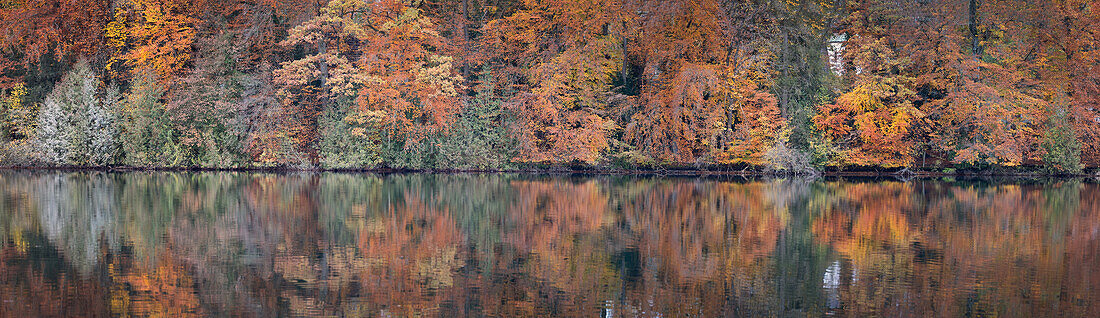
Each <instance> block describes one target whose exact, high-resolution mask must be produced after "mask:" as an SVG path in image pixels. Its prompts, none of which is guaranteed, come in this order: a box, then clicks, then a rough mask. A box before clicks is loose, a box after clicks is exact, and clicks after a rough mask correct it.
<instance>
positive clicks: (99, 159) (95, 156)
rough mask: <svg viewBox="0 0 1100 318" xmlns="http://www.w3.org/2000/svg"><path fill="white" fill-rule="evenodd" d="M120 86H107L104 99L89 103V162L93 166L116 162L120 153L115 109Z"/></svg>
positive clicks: (87, 129) (87, 133)
mask: <svg viewBox="0 0 1100 318" xmlns="http://www.w3.org/2000/svg"><path fill="white" fill-rule="evenodd" d="M119 99H120V98H119V93H118V87H116V86H113V85H112V86H111V87H109V88H107V94H106V96H105V97H104V98H103V99H102V100H99V101H97V102H95V103H92V104H90V105H88V109H87V115H85V116H87V118H88V126H87V128H86V131H87V132H86V133H85V134H86V135H87V136H88V145H87V148H86V149H87V150H86V151H87V152H88V164H90V165H93V166H107V165H111V164H114V163H115V160H117V156H116V155H117V154H118V142H117V139H118V138H117V136H116V123H115V113H114V112H115V110H116V108H117V107H118V104H119Z"/></svg>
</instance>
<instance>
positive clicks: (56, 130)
mask: <svg viewBox="0 0 1100 318" xmlns="http://www.w3.org/2000/svg"><path fill="white" fill-rule="evenodd" d="M68 117H69V116H66V115H65V112H64V111H62V110H61V104H60V102H58V101H57V99H56V98H47V99H46V102H45V103H44V105H43V106H42V112H41V113H40V114H39V115H38V145H39V147H40V149H41V155H42V160H43V161H45V162H46V163H47V164H54V165H60V164H65V163H67V162H68V161H69V158H70V157H71V156H72V152H71V151H70V149H69V140H70V139H71V136H70V135H71V133H72V131H71V129H70V127H71V126H70V125H69V122H70V120H69V118H68Z"/></svg>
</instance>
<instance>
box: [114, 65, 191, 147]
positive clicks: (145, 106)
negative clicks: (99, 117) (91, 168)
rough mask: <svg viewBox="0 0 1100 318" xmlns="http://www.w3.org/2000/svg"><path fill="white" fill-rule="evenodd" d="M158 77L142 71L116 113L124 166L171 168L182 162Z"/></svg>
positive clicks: (152, 73)
mask: <svg viewBox="0 0 1100 318" xmlns="http://www.w3.org/2000/svg"><path fill="white" fill-rule="evenodd" d="M156 76H157V75H156V72H155V71H154V70H146V71H144V72H139V73H138V76H137V78H135V80H134V81H133V83H132V84H131V86H130V92H129V93H127V94H126V95H125V97H124V98H123V100H122V101H121V107H119V109H118V110H117V111H118V117H117V118H118V126H119V137H120V140H121V143H120V144H121V146H122V151H123V153H124V154H125V156H124V158H123V163H125V164H127V165H130V166H136V167H172V166H176V165H178V164H179V163H180V162H182V160H183V158H182V156H181V155H182V152H181V151H180V150H179V147H178V146H177V143H176V132H175V131H174V129H173V128H172V126H171V121H170V118H169V116H168V112H167V110H166V109H165V107H164V101H163V100H162V98H163V97H164V91H165V88H164V87H162V86H161V85H160V84H159V83H160V81H159V80H158V79H157V77H156Z"/></svg>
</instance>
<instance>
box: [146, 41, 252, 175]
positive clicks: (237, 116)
mask: <svg viewBox="0 0 1100 318" xmlns="http://www.w3.org/2000/svg"><path fill="white" fill-rule="evenodd" d="M202 43H204V44H206V45H204V48H203V49H202V50H201V51H200V53H199V54H200V56H199V57H198V58H196V66H195V69H194V70H193V71H192V72H191V74H189V75H187V76H185V77H184V78H182V79H180V80H179V81H178V82H177V83H176V85H175V86H174V87H173V94H172V95H171V98H170V100H169V101H168V104H167V106H166V109H167V111H168V115H169V116H170V118H171V123H172V127H173V128H174V129H175V130H176V131H177V132H178V139H179V147H180V149H179V151H180V152H181V153H180V158H181V160H182V161H181V162H180V164H181V165H186V166H201V167H232V166H239V165H242V164H244V163H246V162H247V156H245V153H244V149H243V148H244V147H243V146H242V145H243V143H242V141H243V140H244V139H245V135H246V133H247V130H248V128H247V127H246V118H245V114H244V112H243V109H242V107H241V105H242V103H241V99H242V92H243V90H244V88H243V86H244V85H243V84H242V83H244V82H247V81H249V80H250V79H249V78H248V75H247V74H244V73H242V72H239V71H238V70H237V62H236V60H235V57H236V56H239V54H240V49H239V48H235V47H234V46H233V45H232V37H230V36H227V35H219V36H216V37H214V38H212V39H204V40H203V42H202Z"/></svg>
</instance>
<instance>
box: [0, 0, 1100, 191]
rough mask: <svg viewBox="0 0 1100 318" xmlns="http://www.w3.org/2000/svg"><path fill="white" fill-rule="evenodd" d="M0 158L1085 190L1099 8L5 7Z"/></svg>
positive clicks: (1068, 3)
mask: <svg viewBox="0 0 1100 318" xmlns="http://www.w3.org/2000/svg"><path fill="white" fill-rule="evenodd" d="M0 97H3V98H2V102H0V105H2V107H0V166H8V167H137V168H200V169H225V168H230V169H270V168H305V169H397V170H523V169H585V170H592V169H597V170H662V169H703V170H721V171H755V172H770V173H817V172H819V171H823V170H830V171H837V170H848V171H851V170H856V171H889V172H891V173H893V172H898V171H901V172H903V173H909V172H919V173H942V174H954V173H957V172H979V171H980V172H986V173H1021V172H1026V173H1042V174H1080V173H1096V169H1097V168H1098V167H1100V2H1098V1H1095V0H1046V1H1020V0H982V1H979V0H949V1H934V2H929V1H917V0H905V1H882V0H847V1H845V0H812V1H810V0H806V1H780V0H754V1H738V0H695V1H687V0H609V1H599V0H438V1H422V0H375V1H367V0H332V1H323V0H314V1H289V0H255V1H244V0H201V1H182V0H96V1H76V0H42V1H18V0H16V1H0Z"/></svg>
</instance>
